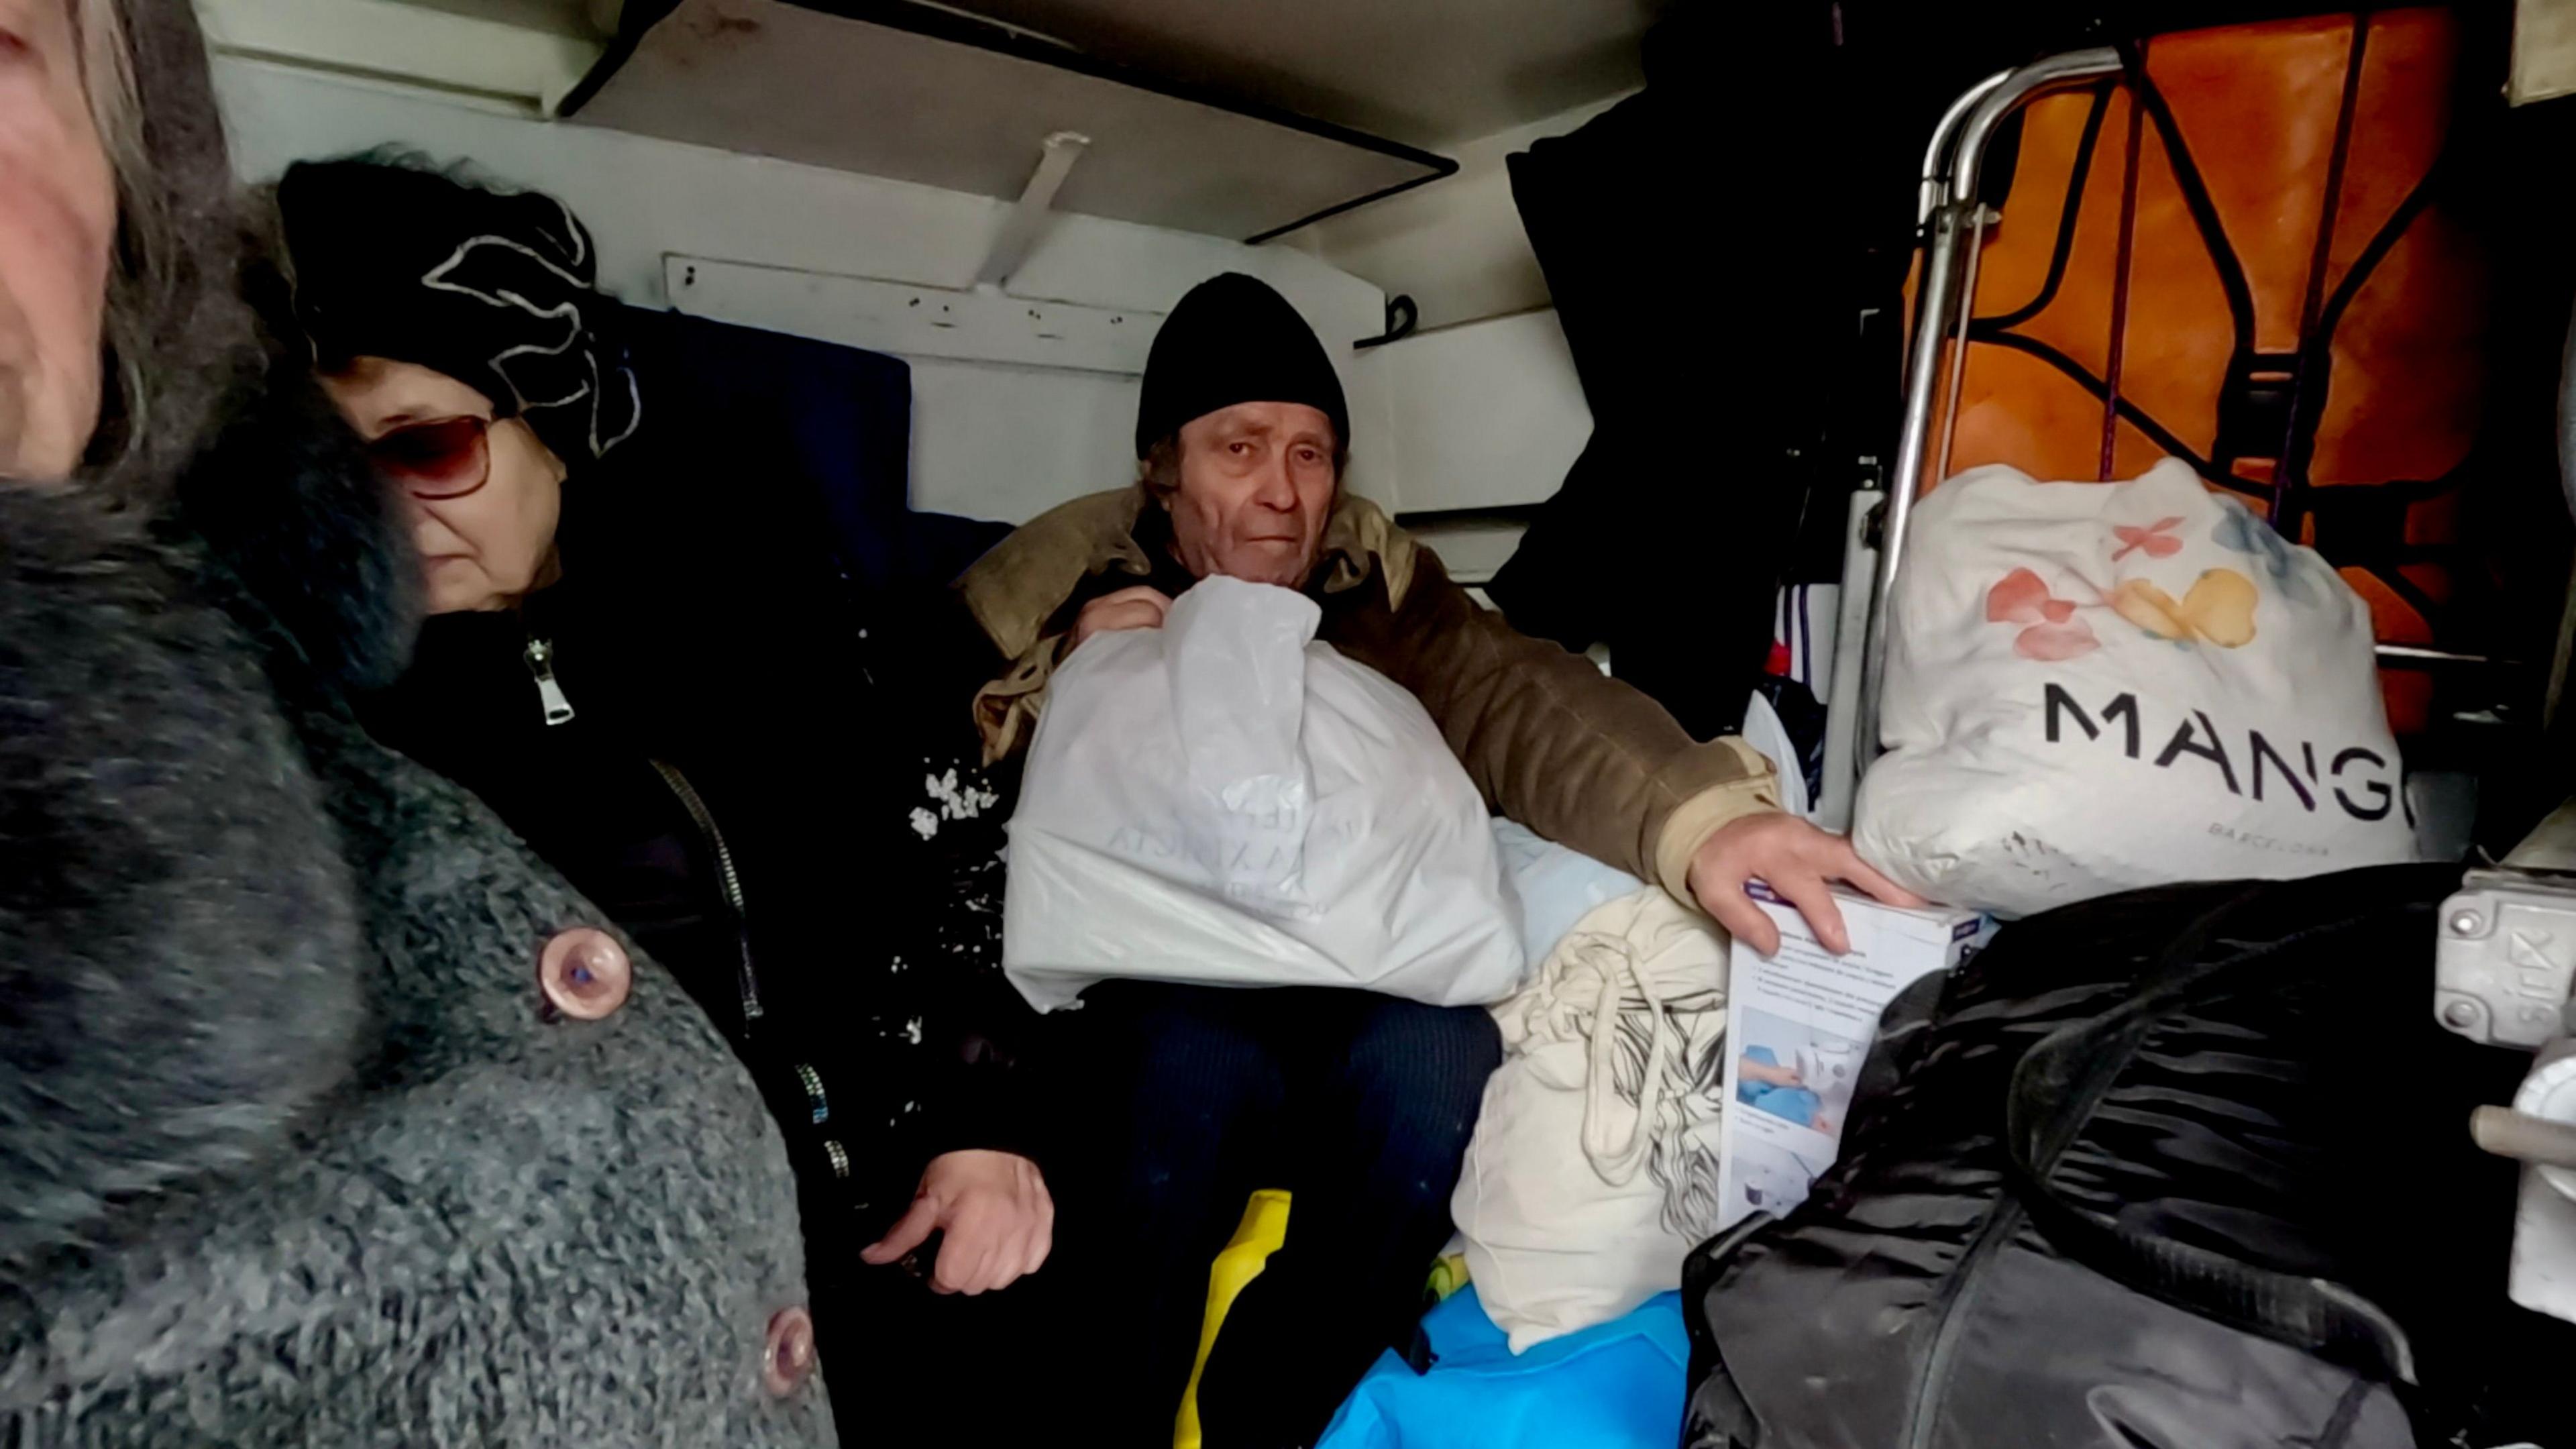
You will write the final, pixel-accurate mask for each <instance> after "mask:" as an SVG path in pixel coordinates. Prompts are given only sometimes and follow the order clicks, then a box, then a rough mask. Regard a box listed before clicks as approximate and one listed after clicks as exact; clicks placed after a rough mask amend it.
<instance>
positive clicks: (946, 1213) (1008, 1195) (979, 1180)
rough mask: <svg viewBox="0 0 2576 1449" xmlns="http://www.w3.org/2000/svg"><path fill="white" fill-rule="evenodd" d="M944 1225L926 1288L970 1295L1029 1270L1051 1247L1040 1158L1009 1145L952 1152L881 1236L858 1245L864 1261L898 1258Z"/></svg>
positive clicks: (934, 1163) (1051, 1221) (1051, 1202)
mask: <svg viewBox="0 0 2576 1449" xmlns="http://www.w3.org/2000/svg"><path fill="white" fill-rule="evenodd" d="M933 1232H944V1233H946V1234H947V1236H946V1237H945V1238H942V1239H941V1240H940V1244H939V1262H938V1265H937V1266H936V1267H934V1268H933V1269H932V1270H931V1274H930V1287H931V1290H932V1291H933V1292H938V1293H963V1294H965V1295H967V1296H968V1297H970V1298H971V1297H973V1296H974V1295H976V1294H978V1293H990V1292H992V1291H993V1290H995V1289H997V1288H1007V1287H1009V1286H1010V1285H1011V1284H1013V1283H1014V1282H1017V1281H1018V1280H1019V1279H1020V1278H1022V1277H1023V1276H1025V1275H1027V1274H1030V1273H1034V1272H1036V1271H1037V1270H1038V1265H1039V1264H1041V1263H1044V1262H1045V1261H1046V1260H1047V1254H1048V1252H1049V1251H1051V1250H1052V1249H1053V1248H1054V1247H1055V1199H1054V1198H1052V1197H1050V1196H1048V1195H1047V1189H1046V1179H1045V1178H1044V1177H1041V1176H1040V1175H1039V1174H1038V1165H1037V1164H1036V1163H1034V1162H1031V1161H1029V1160H1028V1159H1027V1158H1025V1157H1016V1156H1013V1155H1012V1154H1010V1153H1008V1152H951V1153H947V1154H945V1155H943V1156H939V1157H934V1158H932V1159H931V1161H930V1166H929V1168H928V1169H927V1170H925V1171H924V1172H923V1173H922V1174H921V1190H920V1191H919V1192H918V1193H916V1194H915V1195H914V1196H913V1200H912V1211H910V1212H908V1213H905V1214H904V1215H903V1218H902V1220H901V1221H899V1222H897V1223H896V1224H895V1225H894V1226H893V1227H892V1228H890V1229H888V1230H887V1231H886V1235H885V1237H884V1238H882V1239H880V1240H879V1241H877V1242H874V1243H871V1244H869V1245H868V1246H866V1247H864V1248H861V1249H860V1250H859V1258H860V1260H861V1261H862V1262H866V1263H870V1264H873V1265H877V1266H883V1265H885V1264H887V1263H892V1262H895V1261H897V1260H899V1259H901V1258H902V1257H903V1255H904V1254H906V1253H909V1252H911V1251H912V1250H913V1249H915V1248H918V1247H920V1246H921V1245H922V1244H923V1243H925V1242H927V1241H929V1238H930V1235H931V1234H932V1233H933Z"/></svg>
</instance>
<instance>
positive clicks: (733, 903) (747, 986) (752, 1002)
mask: <svg viewBox="0 0 2576 1449" xmlns="http://www.w3.org/2000/svg"><path fill="white" fill-rule="evenodd" d="M653 768H654V769H655V770H656V771H657V772H659V773H660V774H661V776H662V782H663V783H664V784H666V785H669V786H670V787H671V793H672V794H674V795H677V796H678V797H680V808H682V809H684V810H686V811H688V812H689V819H690V821H691V822H692V823H693V824H695V825H696V826H697V827H698V835H699V837H700V838H702V839H703V840H705V841H706V843H707V849H708V850H709V851H710V852H711V853H713V854H714V856H715V858H716V883H717V885H718V886H719V887H720V888H721V889H722V890H723V892H724V899H725V905H726V906H728V907H729V908H731V909H732V911H733V925H734V935H735V937H736V939H737V940H738V941H739V942H740V943H741V949H742V964H741V968H740V971H741V975H740V979H739V980H737V981H736V983H735V985H736V986H737V988H739V989H740V991H741V992H742V1024H743V1027H744V1029H745V1030H749V1028H750V1027H751V1024H752V1023H753V1022H756V1021H758V1020H760V1018H761V1016H762V1014H763V1013H762V1009H761V1005H760V977H759V976H758V975H757V974H756V973H755V972H754V971H753V970H752V967H751V917H750V915H749V913H748V912H746V911H745V910H744V909H743V903H742V875H741V873H740V872H739V871H737V870H735V869H734V864H733V850H732V848H731V847H729V846H727V845H726V844H725V838H724V832H723V831H721V830H719V829H717V828H716V817H715V812H714V811H712V810H709V809H708V808H707V802H706V798H705V797H704V796H702V795H700V794H699V793H698V787H697V786H695V785H692V784H690V783H689V777H688V776H686V775H683V774H681V773H680V772H679V771H678V770H676V769H674V768H672V767H671V766H669V765H666V764H664V763H662V762H661V761H660V760H655V761H654V762H653Z"/></svg>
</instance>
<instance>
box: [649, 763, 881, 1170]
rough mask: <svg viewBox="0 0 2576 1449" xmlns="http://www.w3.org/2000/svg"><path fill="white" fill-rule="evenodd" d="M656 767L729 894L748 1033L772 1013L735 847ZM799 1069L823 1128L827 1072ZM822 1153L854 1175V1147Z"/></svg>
mask: <svg viewBox="0 0 2576 1449" xmlns="http://www.w3.org/2000/svg"><path fill="white" fill-rule="evenodd" d="M653 769H654V771H655V772H656V773H658V774H659V775H661V777H662V782H663V783H664V784H666V785H669V786H670V787H671V793H672V794H673V795H676V796H678V797H679V800H680V807H681V808H682V809H684V810H686V811H688V812H689V820H690V821H691V823H693V824H695V825H696V826H697V827H698V835H699V836H700V838H702V839H704V840H705V841H706V843H707V849H708V851H709V852H710V853H712V854H713V855H714V856H715V858H716V882H717V885H718V886H719V887H720V888H721V889H722V891H723V893H724V900H725V905H726V906H727V907H729V908H730V909H731V910H732V911H733V924H734V939H735V940H736V941H737V942H738V943H739V944H740V947H741V950H742V964H741V967H740V971H741V974H740V977H739V978H738V979H737V980H736V982H735V987H736V989H738V990H739V991H740V992H741V993H742V1028H743V1035H744V1036H745V1037H746V1038H748V1037H749V1036H750V1035H751V1029H752V1027H753V1026H754V1025H755V1024H757V1023H758V1022H759V1021H760V1019H761V1018H762V1017H763V1016H764V1015H766V1014H767V1012H766V1011H765V1009H764V1008H763V1007H762V1006H761V1004H760V975H759V973H758V972H757V971H755V970H754V969H753V968H752V962H751V915H750V913H749V912H748V911H747V910H745V909H744V907H743V899H742V873H741V872H740V871H739V870H736V869H735V868H734V863H733V847H731V846H729V845H727V844H725V838H724V832H723V831H722V830H720V829H718V828H717V826H716V815H715V812H714V811H712V810H710V809H708V808H707V801H706V797H705V796H703V795H700V794H699V793H698V787H697V786H695V785H692V784H690V783H689V777H688V776H686V775H683V774H681V773H680V771H679V769H678V768H677V767H676V766H673V765H669V764H665V763H664V762H662V761H660V760H655V761H653ZM795 1070H796V1085H797V1086H798V1087H799V1088H801V1089H802V1090H803V1091H804V1093H805V1105H806V1110H807V1111H808V1112H809V1113H810V1114H811V1117H812V1122H813V1125H814V1126H816V1127H821V1126H823V1125H824V1124H825V1123H827V1122H829V1121H830V1120H831V1119H832V1107H831V1102H830V1099H829V1098H827V1097H825V1096H824V1094H823V1074H822V1073H820V1072H818V1071H816V1070H815V1069H814V1067H813V1064H812V1063H810V1062H798V1063H797V1064H796V1069H795ZM823 1156H824V1159H825V1160H826V1161H827V1162H829V1163H830V1164H831V1168H832V1175H833V1176H834V1177H836V1178H847V1177H848V1176H849V1175H850V1150H849V1149H848V1148H847V1147H844V1146H842V1145H841V1142H840V1140H839V1139H838V1138H836V1137H826V1138H824V1139H823ZM862 1206H864V1204H862Z"/></svg>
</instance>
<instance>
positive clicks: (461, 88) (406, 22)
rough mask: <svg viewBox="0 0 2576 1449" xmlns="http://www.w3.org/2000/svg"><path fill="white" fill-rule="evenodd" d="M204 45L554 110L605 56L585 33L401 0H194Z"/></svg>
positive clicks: (235, 53)
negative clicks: (401, 1)
mask: <svg viewBox="0 0 2576 1449" xmlns="http://www.w3.org/2000/svg"><path fill="white" fill-rule="evenodd" d="M197 14H198V18H199V20H200V21H201V22H202V23H203V25H204V27H205V31H206V43H207V45H208V47H209V48H210V49H212V50H213V51H214V52H215V53H216V54H218V55H232V56H241V57H244V58H246V59H255V60H266V61H272V62H277V63H281V64H287V65H295V66H301V67H305V68H308V69H313V70H319V71H324V72H336V73H342V74H353V75H360V76H369V77H377V78H383V79H393V80H400V81H404V82H408V83H411V84H415V85H420V86H423V87H427V88H429V89H433V90H447V91H456V92H461V93H463V94H466V95H471V96H479V97H486V98H489V99H493V100H500V101H508V102H515V103H517V104H520V105H524V106H526V107H527V108H528V109H530V110H532V111H539V112H551V111H552V110H553V109H554V106H555V103H556V102H558V101H560V100H562V99H563V97H564V94H565V92H567V91H570V90H571V89H572V88H573V87H574V86H575V85H578V84H580V82H581V78H582V77H583V76H584V75H587V74H588V73H589V71H590V68H591V65H592V64H593V63H594V62H595V61H597V60H598V59H599V55H600V50H601V46H600V43H599V42H598V41H596V40H593V39H590V38H588V37H586V36H575V35H566V34H561V33H558V32H554V31H548V30H537V29H530V28H527V27H524V26H521V25H515V24H509V23H505V22H502V21H499V20H492V19H485V18H480V17H477V16H471V15H459V14H452V13H449V12H448V11H445V10H434V9H428V8H425V7H423V6H419V5H406V4H398V3H394V0H197Z"/></svg>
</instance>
